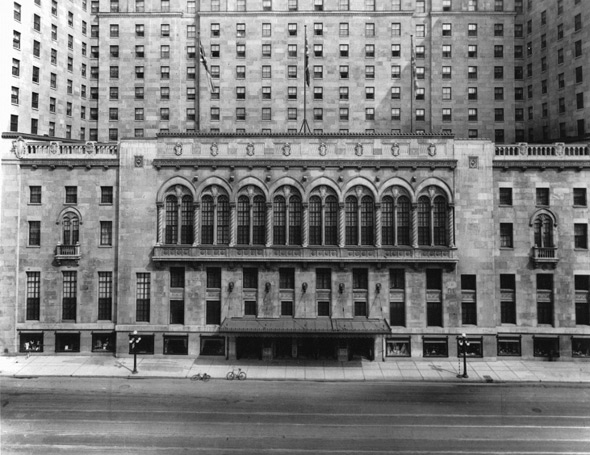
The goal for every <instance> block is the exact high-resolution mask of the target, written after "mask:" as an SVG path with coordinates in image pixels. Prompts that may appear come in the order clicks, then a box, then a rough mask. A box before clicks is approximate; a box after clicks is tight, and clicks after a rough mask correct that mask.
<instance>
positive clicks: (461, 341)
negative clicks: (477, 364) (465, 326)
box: [457, 333, 469, 378]
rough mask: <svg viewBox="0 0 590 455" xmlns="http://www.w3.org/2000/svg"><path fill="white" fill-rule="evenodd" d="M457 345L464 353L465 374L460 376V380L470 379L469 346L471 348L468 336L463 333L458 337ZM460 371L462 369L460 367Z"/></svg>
mask: <svg viewBox="0 0 590 455" xmlns="http://www.w3.org/2000/svg"><path fill="white" fill-rule="evenodd" d="M457 343H458V344H459V346H460V347H461V351H463V374H458V375H457V377H458V378H468V377H469V376H467V346H469V340H468V339H467V335H465V334H464V333H462V334H461V335H459V336H458V337H457ZM459 369H461V368H460V367H459Z"/></svg>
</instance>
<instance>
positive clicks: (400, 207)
mask: <svg viewBox="0 0 590 455" xmlns="http://www.w3.org/2000/svg"><path fill="white" fill-rule="evenodd" d="M397 244H398V245H410V244H411V241H410V199H409V198H408V197H407V196H400V197H399V198H398V199H397Z"/></svg>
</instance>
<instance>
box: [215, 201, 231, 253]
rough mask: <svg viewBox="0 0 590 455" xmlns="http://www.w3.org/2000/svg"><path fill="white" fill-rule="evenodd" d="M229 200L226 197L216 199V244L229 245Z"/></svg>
mask: <svg viewBox="0 0 590 455" xmlns="http://www.w3.org/2000/svg"><path fill="white" fill-rule="evenodd" d="M229 217H230V214H229V199H228V197H227V196H225V195H224V196H219V197H218V198H217V244H218V245H229Z"/></svg>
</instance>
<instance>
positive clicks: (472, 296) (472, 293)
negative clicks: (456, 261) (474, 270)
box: [461, 275, 477, 325]
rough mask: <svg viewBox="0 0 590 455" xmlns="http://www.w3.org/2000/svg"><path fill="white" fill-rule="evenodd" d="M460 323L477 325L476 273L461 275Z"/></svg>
mask: <svg viewBox="0 0 590 455" xmlns="http://www.w3.org/2000/svg"><path fill="white" fill-rule="evenodd" d="M461 323H462V324H463V325H477V288H476V275H461Z"/></svg>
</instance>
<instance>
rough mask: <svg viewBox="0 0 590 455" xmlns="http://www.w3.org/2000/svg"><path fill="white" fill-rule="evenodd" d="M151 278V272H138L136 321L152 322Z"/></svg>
mask: <svg viewBox="0 0 590 455" xmlns="http://www.w3.org/2000/svg"><path fill="white" fill-rule="evenodd" d="M150 288H151V279H150V274H149V273H138V274H137V283H136V297H135V298H136V301H135V304H136V308H135V320H136V322H150V294H151V290H150Z"/></svg>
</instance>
